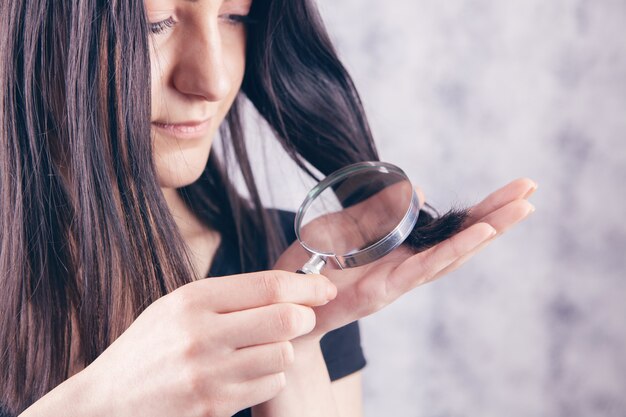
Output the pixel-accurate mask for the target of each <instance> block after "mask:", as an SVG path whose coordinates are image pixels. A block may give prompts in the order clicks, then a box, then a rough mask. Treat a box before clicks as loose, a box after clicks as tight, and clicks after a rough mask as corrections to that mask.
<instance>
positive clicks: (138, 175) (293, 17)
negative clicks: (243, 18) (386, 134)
mask: <svg viewBox="0 0 626 417" xmlns="http://www.w3.org/2000/svg"><path fill="white" fill-rule="evenodd" d="M251 15H252V18H253V19H254V20H255V21H256V22H257V23H255V24H252V25H250V27H249V28H248V49H247V63H246V74H245V77H244V82H243V87H242V92H241V94H240V97H239V98H238V99H237V100H236V101H235V103H234V104H233V106H232V108H231V110H230V112H229V114H228V115H227V120H226V121H225V122H224V123H223V125H222V127H221V133H222V136H223V137H224V138H225V140H224V143H225V144H227V145H228V146H230V147H232V152H234V154H235V155H236V157H237V158H236V159H237V162H238V169H240V170H241V172H242V174H243V177H244V179H245V186H246V188H247V191H248V194H249V196H250V197H249V198H243V197H242V196H241V195H240V194H239V193H238V192H237V190H236V188H235V186H234V185H233V184H232V182H231V180H230V179H229V174H228V172H230V171H229V169H228V167H227V166H226V164H227V161H226V160H225V159H224V158H223V157H222V158H220V156H219V155H217V154H215V153H213V152H212V153H211V155H210V157H209V160H208V163H207V166H206V168H205V170H204V172H203V173H202V176H201V177H200V179H199V180H198V181H196V182H195V183H193V184H191V185H189V186H186V187H183V188H181V189H179V190H178V192H179V193H180V195H181V197H183V199H184V201H185V202H186V203H187V204H188V205H189V207H190V208H191V209H192V210H193V211H194V213H196V214H197V216H198V217H199V218H200V219H202V220H203V221H204V222H205V223H206V224H207V225H209V226H211V227H213V228H215V229H217V230H218V231H219V232H220V233H221V234H222V235H223V236H224V238H226V239H228V240H231V241H232V242H235V243H236V244H237V246H238V247H239V252H240V267H241V269H242V271H250V270H255V269H260V268H265V267H268V266H269V265H271V264H272V263H273V261H274V260H275V259H276V257H277V256H278V255H279V253H280V252H281V251H282V250H283V249H284V246H285V244H286V242H284V241H283V238H281V235H280V234H279V233H277V232H275V230H276V222H277V219H276V216H275V214H272V212H269V211H267V210H265V209H264V208H263V207H262V204H261V199H260V196H259V192H258V190H257V187H256V185H255V182H254V178H253V175H252V170H251V167H250V162H249V159H250V158H249V157H248V154H247V150H246V147H245V145H244V134H243V128H242V116H241V101H242V100H245V99H247V100H250V101H251V102H252V104H253V105H254V107H255V108H256V109H257V110H258V112H259V113H260V114H261V115H262V116H263V117H264V118H265V119H266V120H267V122H268V123H269V125H270V126H271V128H272V129H273V131H274V133H275V134H276V137H277V139H278V140H279V141H280V142H281V143H282V145H283V146H284V148H285V149H286V150H287V152H288V153H289V155H290V156H291V157H292V158H293V159H294V160H295V161H296V162H297V163H298V164H299V165H300V166H301V167H302V168H303V169H304V170H305V171H307V172H309V173H310V174H311V175H313V176H314V175H315V174H314V173H312V172H310V170H308V169H307V165H306V164H307V163H308V164H310V165H311V166H313V167H314V168H315V169H317V170H318V171H319V172H321V173H323V174H328V173H330V172H332V171H334V170H336V169H338V168H340V167H342V166H344V165H346V164H350V163H354V162H359V161H363V160H376V159H378V154H377V151H376V148H375V146H374V141H373V140H372V136H371V133H370V130H369V127H368V124H367V120H366V118H365V115H364V111H363V108H362V105H361V102H360V100H359V96H358V94H357V92H356V89H355V87H354V85H353V83H352V81H351V79H350V77H349V75H348V74H347V72H346V71H345V69H344V67H343V66H342V65H341V63H340V62H339V60H338V59H337V55H336V53H335V51H334V49H333V47H332V45H331V42H330V40H329V38H328V36H327V34H326V32H325V29H324V26H323V24H322V22H321V19H320V17H319V15H318V13H317V10H316V8H315V6H314V5H313V2H312V1H309V0H255V2H254V3H253V8H252V11H251ZM0 25H2V27H3V28H4V29H3V32H2V34H1V35H0V86H1V91H0V380H1V381H2V391H1V393H0V407H1V406H2V405H4V406H5V407H6V409H7V411H8V412H10V413H14V414H18V413H19V412H21V411H22V410H24V409H25V408H26V407H28V406H29V405H30V404H31V403H33V402H35V401H36V400H37V399H39V398H40V397H41V396H43V395H44V394H45V393H46V392H48V391H49V390H51V389H52V388H54V387H55V386H56V385H58V384H60V383H61V382H62V381H64V380H65V379H67V378H68V377H69V376H70V375H69V372H70V365H71V364H70V349H71V347H70V345H71V343H70V342H71V341H72V340H78V341H79V343H78V346H77V348H76V349H77V350H76V352H74V354H75V355H76V356H77V357H78V360H79V361H80V362H81V363H82V365H83V366H86V365H88V364H89V363H90V362H91V361H93V360H94V359H95V358H96V357H97V356H98V355H99V354H100V353H101V352H102V351H103V350H104V349H106V348H107V347H108V346H109V344H110V343H111V342H112V341H113V340H115V338H117V337H118V336H119V335H120V334H121V333H122V332H123V331H124V330H125V329H126V327H127V326H128V325H129V324H130V323H131V322H132V320H134V318H136V317H137V315H139V314H140V313H141V312H142V311H143V309H144V308H145V307H146V306H148V305H149V304H150V303H152V302H154V301H155V300H156V299H158V298H159V297H161V296H163V295H164V294H167V293H168V292H170V291H172V290H173V289H175V288H177V287H179V286H181V285H183V284H185V283H188V282H190V281H192V280H193V279H194V277H193V273H192V270H193V269H192V266H191V265H192V264H191V258H190V256H189V255H188V253H187V251H186V247H185V244H184V242H183V240H182V237H181V236H180V234H179V232H178V230H177V228H176V225H175V223H174V220H173V218H172V216H171V214H170V212H169V210H168V207H167V204H166V202H165V200H164V198H163V195H162V193H161V191H160V188H159V185H158V182H157V180H156V174H155V166H154V163H153V160H152V155H153V152H152V144H151V141H150V140H149V138H150V124H149V123H150V120H149V115H150V96H149V94H150V80H149V79H148V78H147V77H145V76H144V74H149V73H150V72H149V65H150V63H149V54H148V36H149V35H148V31H147V22H146V18H145V12H144V9H143V2H141V1H140V2H137V1H134V0H133V1H131V0H117V1H107V0H68V1H56V0H29V1H26V0H14V1H4V2H1V3H0ZM464 214H465V213H464V212H462V211H458V212H456V211H455V212H450V213H448V214H447V215H445V216H443V217H441V218H439V219H433V217H432V216H430V215H428V213H424V214H423V215H421V217H420V219H421V220H420V224H421V225H422V226H426V229H423V230H426V231H427V232H426V233H422V234H421V235H420V239H421V240H419V241H418V240H415V242H416V245H414V247H415V248H418V247H419V245H422V246H423V247H427V246H429V245H432V244H434V243H436V242H437V241H440V240H443V239H445V238H447V237H448V236H449V235H450V234H452V233H453V232H454V231H455V230H457V229H458V227H460V225H461V222H462V220H463V218H464ZM416 236H417V235H416ZM259 240H261V241H265V242H266V244H265V245H259V244H258V241H259ZM250 242H255V243H256V244H254V245H251V244H250ZM417 243H419V244H417ZM261 255H262V256H261ZM258 259H265V260H266V262H265V263H264V264H259V261H258Z"/></svg>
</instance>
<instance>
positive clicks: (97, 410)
mask: <svg viewBox="0 0 626 417" xmlns="http://www.w3.org/2000/svg"><path fill="white" fill-rule="evenodd" d="M86 371H87V368H86V369H84V370H83V371H81V372H78V373H76V374H74V375H72V376H71V377H70V378H68V379H66V380H65V381H63V382H62V383H61V384H59V385H58V386H57V387H55V388H54V389H53V390H51V391H50V392H48V393H47V394H46V395H44V396H43V397H41V398H40V399H39V400H38V401H37V402H35V403H34V404H32V405H31V406H30V407H28V408H27V409H26V410H24V412H22V413H21V414H20V415H19V417H39V416H42V417H44V416H45V417H48V416H52V415H63V416H67V417H74V416H89V417H99V416H100V415H104V414H103V413H102V411H103V410H102V408H101V407H98V406H97V400H98V396H97V392H95V389H94V385H93V383H92V382H91V379H90V376H89V373H88V372H86Z"/></svg>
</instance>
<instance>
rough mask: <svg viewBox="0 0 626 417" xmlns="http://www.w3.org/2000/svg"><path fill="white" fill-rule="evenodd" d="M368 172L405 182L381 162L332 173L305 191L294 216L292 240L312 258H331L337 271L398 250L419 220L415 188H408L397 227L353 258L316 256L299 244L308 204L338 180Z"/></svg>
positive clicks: (392, 166) (346, 256) (306, 247)
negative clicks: (406, 203)
mask: <svg viewBox="0 0 626 417" xmlns="http://www.w3.org/2000/svg"><path fill="white" fill-rule="evenodd" d="M371 169H374V170H377V171H379V172H383V173H391V172H393V173H395V174H399V175H401V176H402V177H404V178H406V179H407V181H409V179H408V177H407V175H406V173H405V172H404V171H403V170H401V169H400V168H398V167H397V166H395V165H393V164H389V163H387V162H381V161H368V162H359V163H356V164H352V165H348V166H346V167H344V168H341V169H340V170H338V171H336V172H334V173H332V174H331V175H329V176H328V177H326V178H324V179H323V180H322V181H320V183H319V184H317V185H316V186H315V187H313V189H311V191H309V193H308V194H307V196H306V198H305V199H304V203H302V205H301V206H300V208H299V209H298V213H297V214H296V218H295V221H294V228H295V232H296V237H297V238H298V241H299V242H300V244H301V245H302V246H303V247H304V249H306V250H307V251H308V252H309V253H311V254H312V255H313V256H314V257H318V258H320V257H321V258H323V260H324V261H325V260H326V259H327V258H332V259H334V260H335V262H336V263H337V265H338V266H339V268H341V269H343V268H352V267H356V266H361V265H365V264H368V263H370V262H372V261H375V260H377V259H380V258H382V257H383V256H385V255H387V254H388V253H389V252H391V251H392V250H394V249H395V248H397V247H398V246H400V245H401V244H402V242H404V241H405V239H406V238H407V237H408V236H409V234H410V233H411V231H412V230H413V227H414V226H415V223H417V218H418V216H419V199H418V197H417V192H416V191H415V188H413V187H411V189H412V197H411V202H410V204H409V208H408V209H407V212H406V213H405V215H404V217H403V218H402V220H401V221H400V223H398V225H397V226H396V227H395V228H394V229H393V230H392V231H391V232H389V233H388V234H387V235H386V236H385V237H383V238H382V239H380V240H379V241H378V242H376V243H374V244H372V245H370V246H368V247H366V248H364V249H362V250H360V251H357V252H355V253H353V254H349V255H343V256H339V255H336V254H334V253H325V252H319V251H317V250H314V249H312V248H310V247H309V246H308V245H307V244H305V243H304V242H302V239H301V237H300V226H301V223H302V220H303V217H304V213H305V212H306V210H307V209H308V208H309V207H310V206H311V204H313V201H315V199H316V198H317V197H318V196H319V195H320V194H321V193H322V192H323V191H324V190H326V189H327V188H328V187H330V186H332V185H333V184H335V183H336V182H338V181H339V180H342V179H344V178H345V177H346V176H347V175H349V174H352V173H355V172H360V171H365V170H371ZM409 183H410V181H409Z"/></svg>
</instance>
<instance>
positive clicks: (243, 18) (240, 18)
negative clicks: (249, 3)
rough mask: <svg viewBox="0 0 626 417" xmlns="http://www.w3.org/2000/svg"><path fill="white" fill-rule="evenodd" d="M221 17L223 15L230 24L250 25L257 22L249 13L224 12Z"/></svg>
mask: <svg viewBox="0 0 626 417" xmlns="http://www.w3.org/2000/svg"><path fill="white" fill-rule="evenodd" d="M220 17H222V18H223V19H224V20H225V21H226V23H228V24H230V25H249V24H252V23H256V21H255V20H254V19H252V18H251V17H250V16H249V15H247V14H246V15H243V14H224V15H222V16H220Z"/></svg>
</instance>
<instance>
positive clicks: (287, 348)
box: [279, 341, 295, 369]
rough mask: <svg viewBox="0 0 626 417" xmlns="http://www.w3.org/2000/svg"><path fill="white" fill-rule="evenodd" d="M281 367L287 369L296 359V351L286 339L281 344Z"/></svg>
mask: <svg viewBox="0 0 626 417" xmlns="http://www.w3.org/2000/svg"><path fill="white" fill-rule="evenodd" d="M279 355H280V359H279V360H280V367H281V369H285V368H287V367H288V366H290V365H292V364H293V363H294V361H295V353H294V351H293V345H292V344H291V342H289V341H286V342H282V343H280V344H279Z"/></svg>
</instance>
